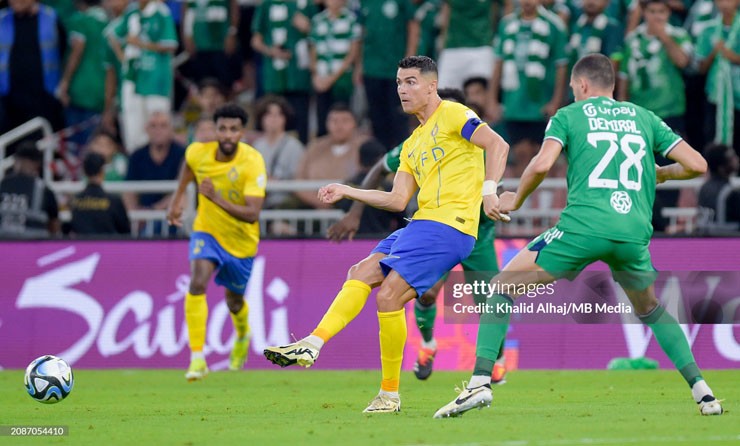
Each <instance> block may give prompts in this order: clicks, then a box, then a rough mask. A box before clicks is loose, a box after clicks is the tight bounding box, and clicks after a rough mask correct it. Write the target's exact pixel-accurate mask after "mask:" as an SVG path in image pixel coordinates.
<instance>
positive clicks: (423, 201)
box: [264, 56, 509, 413]
mask: <svg viewBox="0 0 740 446" xmlns="http://www.w3.org/2000/svg"><path fill="white" fill-rule="evenodd" d="M396 81H397V84H398V95H399V97H400V99H401V105H402V107H403V110H404V111H405V112H406V113H408V114H413V115H415V116H416V117H417V118H418V119H419V122H420V125H419V127H417V128H416V130H415V131H414V132H413V134H412V135H411V136H410V137H409V138H408V139H407V140H406V142H405V143H404V145H403V149H402V150H401V161H400V166H399V168H398V172H397V173H396V177H395V179H394V181H393V189H392V190H391V191H390V192H383V191H378V190H364V189H355V188H352V187H349V186H346V185H342V184H330V185H328V186H325V187H323V188H321V189H320V190H319V198H320V199H321V200H322V201H323V202H325V203H334V202H337V201H339V200H340V199H342V198H350V199H353V200H358V201H362V202H364V203H366V204H368V205H370V206H373V207H377V208H381V209H387V210H390V211H394V212H400V211H402V210H404V209H405V208H406V205H407V204H408V202H409V200H411V197H412V196H413V195H414V192H416V190H417V189H419V195H418V202H419V210H418V211H417V212H416V213H415V214H414V218H413V221H412V222H411V223H410V224H409V225H408V226H407V227H406V228H404V229H400V230H398V231H396V232H394V233H393V234H391V235H390V236H388V237H387V238H386V239H385V240H383V241H381V242H380V243H379V244H378V246H377V247H376V248H375V249H374V250H373V252H372V253H371V255H370V256H369V257H368V258H367V259H366V260H364V261H363V263H364V262H367V263H368V264H369V267H367V268H362V271H359V269H358V271H357V272H356V273H357V274H354V275H353V277H352V279H351V280H347V281H346V282H345V283H344V286H343V287H342V290H341V291H340V292H339V294H338V295H337V297H336V298H335V299H334V302H333V303H332V305H331V307H330V308H329V310H328V311H327V313H326V314H325V315H324V318H323V319H322V320H321V322H320V323H319V326H318V327H317V328H316V330H314V331H313V333H312V334H311V335H310V336H307V337H306V338H303V339H301V340H299V341H298V342H295V343H293V344H290V345H286V346H282V347H270V348H267V349H266V350H265V352H264V353H265V356H266V357H267V358H268V359H269V360H270V361H272V362H274V363H275V364H278V365H281V366H283V367H285V366H288V365H294V364H297V365H302V366H306V367H308V366H311V365H312V364H313V363H314V361H315V360H316V358H317V357H318V354H319V350H320V349H321V347H322V346H323V344H324V342H326V341H327V340H328V339H330V338H331V337H332V336H334V335H335V334H336V333H338V332H339V331H340V330H342V329H343V328H344V327H345V326H346V325H347V323H348V322H349V321H351V320H352V319H353V318H354V317H355V316H357V314H358V313H359V311H360V310H361V309H362V307H363V306H364V305H365V302H366V301H367V298H368V295H369V294H370V291H371V289H372V288H374V287H377V286H380V291H379V292H378V295H377V307H378V322H379V325H380V333H379V336H380V356H381V364H382V381H381V384H380V392H379V393H378V395H377V396H376V397H375V398H374V399H373V400H372V401H371V402H370V404H369V405H368V407H367V408H366V409H365V412H369V413H380V412H398V411H399V410H400V408H401V400H400V397H399V395H398V387H399V379H400V376H401V362H402V360H403V348H404V345H405V344H406V316H405V314H404V305H405V304H406V303H407V302H408V301H410V300H411V299H414V298H416V297H418V296H421V295H422V294H423V293H424V292H425V291H427V290H428V289H429V288H431V287H432V286H433V285H434V283H435V282H437V280H439V278H440V277H442V275H443V274H445V273H446V272H447V271H449V270H450V269H451V268H452V267H453V266H455V265H457V264H458V263H460V261H462V260H464V259H465V258H466V257H467V256H468V255H469V254H470V252H471V250H472V249H473V244H474V243H475V237H476V235H477V231H478V217H479V215H480V205H481V195H482V196H483V198H482V200H483V206H484V210H485V213H486V215H487V216H488V217H490V218H492V219H494V220H499V219H501V214H500V213H499V210H498V206H499V204H498V196H497V195H496V192H495V191H496V185H497V184H498V181H499V180H500V179H501V176H502V175H503V172H504V167H505V163H506V156H507V153H508V148H509V146H508V144H506V142H505V141H504V140H503V139H502V138H501V137H500V136H499V135H498V134H496V133H495V132H494V131H493V130H491V129H490V127H488V125H486V124H485V123H484V122H482V121H481V120H480V119H479V118H478V116H477V115H476V114H475V113H474V112H473V111H472V110H470V109H469V108H467V107H465V106H464V105H462V104H458V103H455V102H450V101H443V100H441V99H440V97H439V95H438V94H437V65H436V64H435V62H434V61H433V60H432V59H430V58H428V57H424V56H412V57H407V58H405V59H403V60H401V62H399V64H398V72H397V79H396ZM481 147H482V148H483V149H485V152H486V160H485V168H484V160H483V151H482V150H481V149H480V148H481ZM484 177H485V181H484ZM481 192H482V193H481ZM365 266H367V265H365Z"/></svg>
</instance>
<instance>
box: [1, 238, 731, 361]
mask: <svg viewBox="0 0 740 446" xmlns="http://www.w3.org/2000/svg"><path fill="white" fill-rule="evenodd" d="M525 243H526V240H524V239H501V240H497V241H496V248H497V252H498V254H499V256H500V259H499V260H500V261H501V263H502V264H503V263H505V262H506V261H508V260H509V259H511V258H512V257H513V255H515V254H516V252H518V250H519V249H521V248H522V247H523V246H524V245H525ZM374 245H375V242H374V241H369V240H360V241H354V242H351V243H344V244H340V245H337V244H332V243H329V242H326V241H318V240H304V241H295V240H268V241H265V242H263V243H262V244H261V245H260V251H259V254H258V255H257V257H256V260H255V263H254V269H253V273H252V278H251V280H250V282H249V285H248V288H247V300H248V302H249V306H250V313H249V320H250V325H251V333H252V343H251V351H250V357H249V363H248V364H247V367H248V368H260V369H261V368H273V367H274V366H272V365H271V364H269V363H267V362H266V361H265V360H264V359H263V358H262V355H261V351H262V349H263V348H265V347H266V346H268V345H276V344H284V343H287V342H290V341H291V340H292V336H291V335H292V334H294V335H295V336H296V337H302V336H304V335H306V334H307V333H309V332H310V331H311V330H312V329H313V328H314V325H315V324H316V323H317V322H318V321H319V319H320V317H321V316H322V314H323V312H324V311H325V309H326V308H327V307H328V305H329V304H330V302H331V300H332V299H333V297H334V296H335V294H336V292H337V290H339V288H340V287H341V284H342V282H343V281H344V278H345V274H346V271H347V269H348V268H349V267H350V266H351V265H352V264H353V263H354V262H356V261H357V260H359V259H361V258H364V257H365V256H366V255H367V253H368V252H369V251H370V250H371V249H372V248H373V247H374ZM0 250H2V252H3V254H4V255H3V257H2V261H1V262H2V263H0V267H2V270H3V277H4V280H3V285H4V286H3V292H2V294H3V295H2V298H1V299H0V338H1V339H3V344H2V345H3V346H2V348H0V367H2V368H23V367H25V366H26V364H27V363H28V362H29V361H30V360H31V359H33V358H35V357H38V356H40V355H42V354H55V355H59V356H61V357H63V358H64V359H66V360H67V361H69V362H70V363H71V364H72V365H74V366H75V367H81V368H119V367H125V368H183V367H185V366H186V364H187V362H188V357H189V356H188V355H189V353H188V348H187V335H186V328H185V324H184V315H183V298H184V296H185V293H186V291H187V287H188V280H189V279H188V271H189V265H188V261H187V242H185V241H106V242H99V241H47V242H38V241H35V242H21V241H19V242H3V243H0ZM651 250H652V253H653V263H654V264H655V265H656V266H657V267H658V268H659V269H660V270H662V271H732V270H734V271H738V270H740V257H738V256H737V252H738V251H740V239H736V238H735V239H687V238H684V239H657V240H654V241H653V243H652V245H651ZM738 294H740V293H738ZM659 295H660V293H659ZM439 299H440V302H441V299H442V297H441V296H440V298H439ZM739 299H740V298H739ZM223 300H224V299H223V289H221V288H219V287H216V286H215V285H211V286H210V287H209V289H208V303H209V306H210V313H209V320H208V331H207V348H206V351H207V354H208V360H209V365H210V366H211V367H212V368H213V369H216V370H218V369H223V368H225V367H226V366H227V363H228V354H229V350H230V347H231V342H232V341H233V337H234V333H233V328H232V325H231V320H230V317H229V314H228V310H227V308H226V305H225V303H224V301H223ZM368 307H369V308H366V309H365V310H364V311H362V312H361V314H360V315H359V316H358V317H357V319H356V320H355V321H353V323H351V324H350V325H349V326H348V327H347V328H346V330H345V331H344V332H343V333H340V334H339V335H338V336H336V337H335V338H334V339H333V340H332V341H331V342H330V343H329V344H328V345H327V347H326V348H325V349H324V351H323V352H322V354H321V358H320V359H319V361H318V362H317V365H316V367H317V368H319V369H376V368H378V366H379V360H378V358H379V357H378V354H379V349H378V338H377V333H378V325H377V318H376V312H375V305H374V302H373V298H372V296H371V298H370V300H369V301H368ZM446 310H447V309H446V308H445V309H444V310H442V311H439V312H438V316H437V318H438V320H437V325H436V337H437V342H438V345H439V347H440V352H439V354H438V356H437V358H436V359H435V367H436V368H438V369H447V370H469V369H470V368H471V367H472V365H473V362H474V351H475V340H476V333H477V326H476V325H475V324H473V325H470V324H468V325H461V324H444V321H443V319H444V312H445V311H446ZM406 317H407V320H408V324H409V330H408V332H409V337H408V342H407V346H406V352H405V358H404V368H405V369H406V370H409V369H410V368H411V367H412V366H413V362H414V359H415V355H416V347H417V346H418V344H419V342H420V336H419V334H418V331H417V330H416V328H415V324H414V320H413V311H412V310H411V308H410V307H409V310H408V311H407V312H406ZM683 328H684V331H685V333H686V334H687V337H688V339H689V342H690V343H691V344H692V346H693V351H694V354H695V355H696V357H697V360H698V362H699V364H700V366H702V367H704V368H738V367H740V325H695V324H689V325H685V326H684V327H683ZM507 353H508V354H509V355H510V356H511V357H514V358H516V357H518V366H519V367H520V368H527V369H603V368H604V367H606V364H607V363H608V362H609V360H610V359H611V358H613V357H618V356H630V357H640V356H649V357H652V358H655V359H657V360H658V361H659V362H660V365H661V367H665V368H670V367H671V365H670V362H669V361H668V359H667V358H666V357H665V355H663V353H662V352H661V351H660V350H659V347H658V346H657V344H656V341H655V340H654V338H653V337H652V335H651V333H650V331H649V330H648V329H646V328H645V327H643V326H642V325H640V324H627V325H623V324H610V325H607V324H602V325H595V324H594V325H579V324H574V323H570V324H518V325H517V324H516V323H515V324H513V325H512V327H511V330H510V333H509V336H508V338H507Z"/></svg>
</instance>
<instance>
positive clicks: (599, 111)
mask: <svg viewBox="0 0 740 446" xmlns="http://www.w3.org/2000/svg"><path fill="white" fill-rule="evenodd" d="M582 109H583V114H585V115H586V116H587V117H589V118H594V117H596V116H597V115H608V116H613V117H615V118H616V117H619V116H631V117H633V118H634V117H636V116H637V110H635V109H634V108H633V107H627V106H621V107H610V106H607V107H601V106H599V107H597V106H595V105H594V104H592V103H590V102H589V103H587V104H583V107H582Z"/></svg>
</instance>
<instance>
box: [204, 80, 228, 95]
mask: <svg viewBox="0 0 740 446" xmlns="http://www.w3.org/2000/svg"><path fill="white" fill-rule="evenodd" d="M206 88H214V89H216V90H217V91H218V92H219V93H220V94H221V96H223V97H226V89H225V88H224V86H223V84H222V83H221V82H220V81H219V80H218V79H216V78H215V77H207V78H204V79H203V80H202V81H200V83H199V84H198V91H203V90H205V89H206Z"/></svg>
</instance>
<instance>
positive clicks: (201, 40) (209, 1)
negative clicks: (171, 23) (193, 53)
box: [183, 0, 230, 51]
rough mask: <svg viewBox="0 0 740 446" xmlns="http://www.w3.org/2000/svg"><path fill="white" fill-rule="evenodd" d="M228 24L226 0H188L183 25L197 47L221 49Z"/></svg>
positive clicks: (201, 48) (200, 48)
mask: <svg viewBox="0 0 740 446" xmlns="http://www.w3.org/2000/svg"><path fill="white" fill-rule="evenodd" d="M229 25H230V21H229V1H228V0H188V12H187V14H186V16H185V23H184V24H183V27H185V33H186V35H187V34H189V35H192V36H193V42H194V43H195V47H196V48H197V49H199V50H201V51H223V49H224V41H225V40H226V35H227V34H228V32H229Z"/></svg>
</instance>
